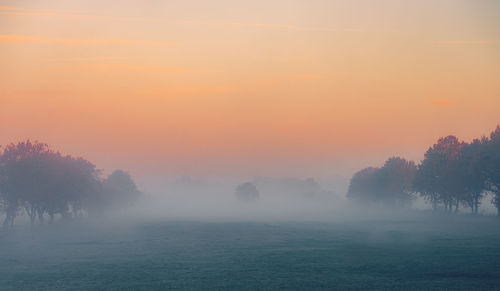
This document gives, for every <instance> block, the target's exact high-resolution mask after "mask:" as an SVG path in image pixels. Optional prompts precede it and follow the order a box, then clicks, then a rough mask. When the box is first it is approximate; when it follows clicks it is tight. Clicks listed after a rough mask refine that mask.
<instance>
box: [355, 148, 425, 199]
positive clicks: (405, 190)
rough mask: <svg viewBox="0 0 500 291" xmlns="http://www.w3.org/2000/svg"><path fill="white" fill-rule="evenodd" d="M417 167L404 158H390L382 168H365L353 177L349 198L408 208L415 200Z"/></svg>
mask: <svg viewBox="0 0 500 291" xmlns="http://www.w3.org/2000/svg"><path fill="white" fill-rule="evenodd" d="M416 171H417V167H416V166H415V163H414V162H412V161H407V160H405V159H403V158H399V157H392V158H389V159H388V160H387V161H386V162H385V164H384V166H382V167H381V168H373V167H369V168H365V169H363V170H361V171H359V172H357V173H356V174H354V175H353V177H352V179H351V182H350V184H349V189H348V192H347V197H348V198H349V199H352V200H357V201H364V202H377V203H382V204H386V205H399V206H408V205H409V204H410V203H411V201H412V200H413V190H412V189H413V187H412V185H413V179H414V177H415V172H416Z"/></svg>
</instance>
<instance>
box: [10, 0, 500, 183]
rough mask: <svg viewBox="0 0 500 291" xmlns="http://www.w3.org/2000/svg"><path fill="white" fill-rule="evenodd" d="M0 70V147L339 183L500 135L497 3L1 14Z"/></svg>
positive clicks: (137, 170)
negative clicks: (362, 171) (393, 161)
mask: <svg viewBox="0 0 500 291" xmlns="http://www.w3.org/2000/svg"><path fill="white" fill-rule="evenodd" d="M102 2H106V4H103V3H102ZM0 64H1V65H0V144H6V143H8V142H13V141H19V140H23V139H26V138H31V139H37V140H40V141H44V142H47V143H49V144H50V145H52V146H53V147H54V148H56V149H60V150H62V151H63V152H66V153H72V154H75V155H81V156H84V157H86V158H88V159H90V160H91V161H93V162H94V163H96V164H97V165H98V166H99V167H100V168H104V169H108V170H112V169H115V168H124V169H126V170H128V171H130V172H132V173H133V174H134V175H136V176H139V177H145V176H149V175H156V176H162V175H186V174H194V175H208V176H210V175H241V176H248V177H251V176H254V175H271V176H299V177H307V176H318V175H319V176H328V175H334V174H341V175H345V176H349V175H351V174H352V172H353V171H355V170H357V169H359V168H360V167H364V166H367V165H378V164H380V163H382V162H383V161H384V160H385V159H386V158H387V157H388V156H391V155H403V156H405V157H408V158H411V159H415V160H418V159H420V158H421V157H422V155H423V152H424V151H425V150H426V149H427V147H428V146H430V145H431V144H432V143H433V142H434V141H435V140H436V139H437V138H438V137H440V136H443V135H447V134H455V135H457V136H458V137H459V138H462V139H465V140H470V139H472V138H473V137H478V136H481V135H484V134H488V133H489V132H490V131H492V130H493V129H494V127H495V126H496V125H497V123H500V113H499V110H498V109H499V108H500V2H497V1H481V0H477V1H469V0H463V1H460V0H448V1H445V0H436V1H430V0H429V1H425V0H424V1H396V0H394V1H390V0H387V1H369V0H365V1H351V0H349V1H348V0H346V1H333V0H332V1H317V0H307V1H306V0H303V1H296V0H281V1H261V0H253V1H245V2H243V1H220V0H213V1H152V0H150V1H50V0H49V1H19V0H17V1H1V0H0Z"/></svg>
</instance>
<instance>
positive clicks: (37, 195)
mask: <svg viewBox="0 0 500 291" xmlns="http://www.w3.org/2000/svg"><path fill="white" fill-rule="evenodd" d="M0 173H1V174H0V176H1V177H2V178H1V179H0V193H1V195H2V200H3V204H4V207H3V208H4V209H5V213H6V217H5V220H4V229H7V228H8V227H9V226H10V228H12V227H13V224H14V218H15V217H16V215H17V213H18V211H19V210H20V209H21V207H22V208H24V210H25V212H26V213H27V214H28V216H29V218H30V221H31V223H32V224H34V223H35V219H36V218H37V217H38V220H39V222H40V224H42V223H43V222H44V214H48V215H49V217H50V222H52V221H53V218H54V214H56V213H61V214H62V215H65V214H66V213H67V212H68V211H69V210H71V211H72V212H73V213H74V214H75V216H76V213H77V212H78V210H80V209H81V208H82V205H83V203H84V201H86V200H87V199H89V197H91V196H92V194H93V193H95V191H96V189H97V185H99V183H100V180H99V171H97V170H96V168H95V166H94V165H93V164H92V163H90V162H88V161H87V160H85V159H82V158H73V157H71V156H62V155H61V154H60V153H59V152H54V151H53V150H51V149H50V148H49V147H48V146H47V145H46V144H44V143H39V142H31V141H29V140H28V141H26V142H20V143H17V144H10V145H8V146H7V147H6V148H5V150H4V151H3V153H2V155H1V156H0Z"/></svg>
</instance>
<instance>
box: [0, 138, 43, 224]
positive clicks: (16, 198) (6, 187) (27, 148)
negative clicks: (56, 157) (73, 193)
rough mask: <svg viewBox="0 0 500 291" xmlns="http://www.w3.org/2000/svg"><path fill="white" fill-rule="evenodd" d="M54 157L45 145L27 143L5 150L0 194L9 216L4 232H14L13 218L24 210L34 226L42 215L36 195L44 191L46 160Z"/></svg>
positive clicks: (6, 217) (1, 158)
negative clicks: (39, 215)
mask: <svg viewBox="0 0 500 291" xmlns="http://www.w3.org/2000/svg"><path fill="white" fill-rule="evenodd" d="M51 154H53V152H52V151H51V150H50V149H49V148H48V146H47V145H46V144H43V143H38V142H35V143H32V142H30V141H26V142H20V143H18V144H9V145H8V146H6V147H5V149H4V151H3V153H2V155H1V157H0V166H1V170H0V172H1V173H2V176H3V178H2V183H1V184H0V192H1V193H2V198H3V201H4V204H5V212H6V216H5V220H4V223H3V226H4V230H7V229H8V228H9V227H10V228H13V226H14V218H15V217H16V215H17V212H18V211H19V209H20V208H21V206H24V208H25V209H26V212H27V213H28V215H29V216H30V220H31V222H32V223H34V219H35V217H36V215H37V214H38V213H40V212H41V211H42V207H43V205H42V201H41V197H40V196H38V195H37V194H39V192H41V191H43V190H42V189H40V185H41V184H42V183H44V181H43V177H42V175H41V173H42V172H43V167H44V165H43V160H44V158H45V156H47V155H51ZM35 193H36V194H35ZM42 214H43V212H42Z"/></svg>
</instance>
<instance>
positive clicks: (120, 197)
mask: <svg viewBox="0 0 500 291" xmlns="http://www.w3.org/2000/svg"><path fill="white" fill-rule="evenodd" d="M102 191H103V195H104V197H103V198H104V200H105V203H106V204H107V205H108V206H126V205H131V204H132V203H134V202H136V201H137V200H138V199H139V197H140V195H141V192H140V191H139V190H138V189H137V185H136V184H135V182H134V180H132V177H131V176H130V175H129V174H128V173H127V172H125V171H122V170H116V171H114V172H113V173H111V175H109V176H108V177H107V178H106V180H104V181H103V183H102Z"/></svg>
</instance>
